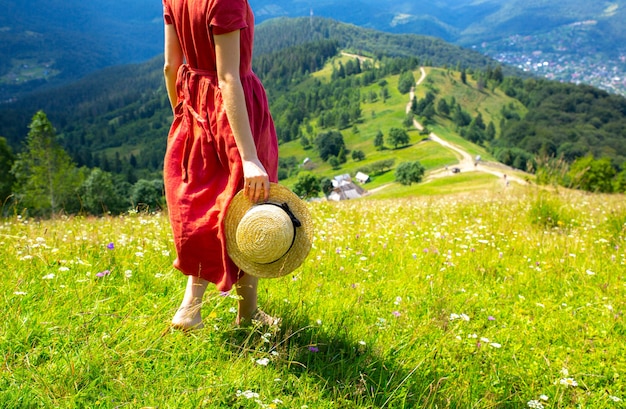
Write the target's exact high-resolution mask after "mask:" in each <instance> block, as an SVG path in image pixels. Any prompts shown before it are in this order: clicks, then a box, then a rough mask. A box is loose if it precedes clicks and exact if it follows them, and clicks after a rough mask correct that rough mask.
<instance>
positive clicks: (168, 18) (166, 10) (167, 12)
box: [163, 0, 174, 24]
mask: <svg viewBox="0 0 626 409" xmlns="http://www.w3.org/2000/svg"><path fill="white" fill-rule="evenodd" d="M163 20H164V21H165V24H174V19H173V18H172V9H171V8H170V5H169V4H168V2H167V0H163Z"/></svg>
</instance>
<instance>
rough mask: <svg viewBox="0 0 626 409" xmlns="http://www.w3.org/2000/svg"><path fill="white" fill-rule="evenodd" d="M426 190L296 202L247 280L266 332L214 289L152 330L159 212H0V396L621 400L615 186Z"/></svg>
mask: <svg viewBox="0 0 626 409" xmlns="http://www.w3.org/2000/svg"><path fill="white" fill-rule="evenodd" d="M437 183H443V182H440V181H437ZM478 183H482V184H485V185H488V184H489V183H493V182H490V181H489V180H488V178H485V180H482V181H480V182H478ZM384 191H385V190H382V191H381V194H382V193H383V192H384ZM426 193H428V194H429V195H428V196H426V195H419V196H413V197H405V198H396V199H384V198H381V199H376V198H377V195H372V196H371V197H370V198H368V199H361V200H355V201H348V202H341V203H329V202H319V203H311V204H310V209H311V212H312V214H313V217H314V221H315V229H316V234H315V241H314V248H313V249H312V251H311V254H310V256H309V257H308V259H307V260H306V261H305V263H304V264H303V266H302V267H300V268H299V269H298V270H297V271H296V272H295V273H294V274H293V275H291V276H288V277H283V278H279V279H273V280H265V281H262V282H261V285H260V293H259V296H260V303H261V305H262V307H263V308H264V309H265V310H266V311H268V312H270V313H272V314H275V315H278V316H280V317H282V319H283V321H282V324H281V326H280V329H279V330H268V329H266V328H249V329H240V328H236V327H235V326H234V325H233V321H234V319H235V307H236V300H235V299H233V295H232V294H220V293H217V292H215V291H212V292H210V293H208V296H207V297H206V299H205V304H204V306H203V315H204V317H205V324H206V328H204V329H202V330H198V331H194V332H192V333H188V334H185V333H182V332H177V331H173V330H171V329H170V328H169V327H168V323H169V320H170V318H171V316H172V315H173V314H174V312H175V310H176V308H177V306H178V303H179V302H180V299H181V297H182V293H183V287H184V283H185V279H184V277H182V276H181V274H180V273H178V272H177V271H175V270H174V269H173V268H172V267H171V263H172V261H173V259H174V252H173V248H172V243H171V239H170V231H169V225H168V222H167V218H166V217H165V216H164V215H163V214H128V215H125V216H123V217H117V218H81V217H72V218H57V219H55V220H50V221H35V220H22V219H20V218H11V219H5V220H2V221H1V224H0V248H2V256H1V257H0V271H1V273H0V274H1V277H2V279H1V280H0V286H1V292H0V294H2V298H1V299H0V309H1V310H2V311H4V314H5V319H4V320H2V322H1V323H0V351H1V355H0V359H1V364H2V366H1V368H0V407H3V408H48V407H55V408H56V407H58V408H87V407H88V408H142V407H148V408H277V409H278V408H310V409H314V408H315V409H317V408H526V407H529V408H623V407H625V404H624V401H625V400H626V382H625V378H626V353H625V352H624V351H625V350H624V348H625V347H624V345H625V341H626V322H625V317H624V313H625V311H626V251H625V246H626V238H625V236H626V231H625V229H626V201H624V197H623V196H596V195H583V194H578V193H570V192H565V191H559V192H540V191H538V190H535V189H534V188H519V187H513V186H512V187H511V188H510V189H503V188H499V189H496V188H493V186H492V187H491V188H489V189H487V190H480V191H475V192H463V191H459V193H456V194H449V195H442V194H440V193H441V190H440V191H439V194H434V191H430V192H426Z"/></svg>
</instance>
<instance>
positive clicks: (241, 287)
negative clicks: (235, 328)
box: [235, 274, 259, 324]
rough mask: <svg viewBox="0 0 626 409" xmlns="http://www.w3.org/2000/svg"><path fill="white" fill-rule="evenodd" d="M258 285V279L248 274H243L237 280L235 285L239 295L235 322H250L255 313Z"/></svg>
mask: <svg viewBox="0 0 626 409" xmlns="http://www.w3.org/2000/svg"><path fill="white" fill-rule="evenodd" d="M258 285H259V279H258V278H257V277H254V276H251V275H250V274H244V276H243V277H241V278H240V279H239V281H237V284H236V285H235V288H236V290H237V295H238V296H239V311H238V313H237V324H241V323H242V322H250V321H251V320H252V317H253V315H254V314H255V313H256V310H257V288H258Z"/></svg>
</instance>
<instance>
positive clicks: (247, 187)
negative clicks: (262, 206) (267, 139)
mask: <svg viewBox="0 0 626 409" xmlns="http://www.w3.org/2000/svg"><path fill="white" fill-rule="evenodd" d="M242 164H243V182H244V185H243V192H244V194H245V195H246V196H248V199H250V201H252V202H254V203H256V202H258V201H259V199H260V198H263V200H267V199H268V198H269V197H270V179H269V176H268V175H267V171H266V170H265V167H264V166H263V164H262V163H261V162H260V161H259V160H258V159H255V160H244V161H242Z"/></svg>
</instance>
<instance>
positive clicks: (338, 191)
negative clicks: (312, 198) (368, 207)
mask: <svg viewBox="0 0 626 409" xmlns="http://www.w3.org/2000/svg"><path fill="white" fill-rule="evenodd" d="M364 176H367V175H364ZM367 179H369V177H368V178H367ZM332 183H333V191H332V192H331V193H330V195H328V200H333V201H335V202H338V201H340V200H349V199H358V198H360V197H363V196H365V195H366V194H367V191H366V190H365V189H363V188H362V187H361V186H359V185H357V184H356V183H354V182H353V181H352V178H351V177H350V175H349V174H347V173H346V174H343V175H338V176H335V177H334V178H333V180H332Z"/></svg>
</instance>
